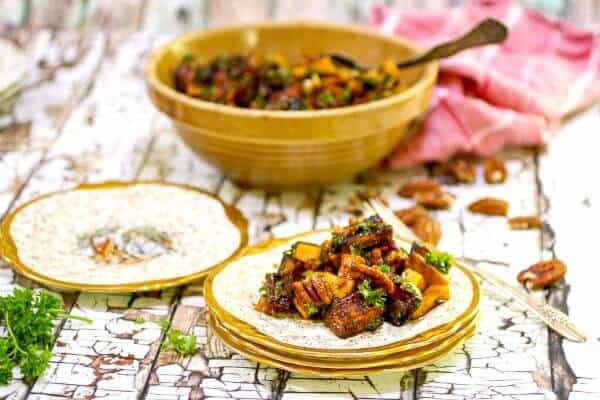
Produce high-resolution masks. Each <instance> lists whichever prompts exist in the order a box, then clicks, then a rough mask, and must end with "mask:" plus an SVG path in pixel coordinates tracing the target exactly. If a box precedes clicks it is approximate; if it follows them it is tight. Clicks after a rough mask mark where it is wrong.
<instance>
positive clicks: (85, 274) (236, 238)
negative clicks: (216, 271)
mask: <svg viewBox="0 0 600 400" xmlns="http://www.w3.org/2000/svg"><path fill="white" fill-rule="evenodd" d="M246 243H247V222H246V220H245V219H244V217H243V216H242V214H241V213H240V212H239V211H238V210H237V209H236V208H234V207H232V206H229V205H227V204H225V203H223V202H222V201H221V200H219V199H218V198H217V197H215V196H214V195H212V194H210V193H207V192H204V191H202V190H200V189H197V188H194V187H191V186H186V185H179V184H171V183H166V182H155V181H135V182H104V183H99V184H88V185H82V186H79V187H77V188H74V189H70V190H65V191H60V192H54V193H49V194H45V195H42V196H40V197H37V198H35V199H33V200H31V201H29V202H27V203H25V204H23V205H21V206H20V207H18V208H16V209H15V210H14V211H12V212H11V213H10V214H9V215H8V216H7V217H6V218H5V219H4V220H3V222H2V224H1V225H0V255H1V256H2V257H4V258H5V259H6V260H7V261H8V263H9V264H10V265H11V266H12V267H13V268H14V269H15V270H16V271H17V272H19V273H21V274H23V275H25V276H27V277H28V278H31V279H33V280H35V281H38V282H40V283H42V284H44V285H47V286H50V287H53V288H57V289H61V290H68V291H73V290H81V291H91V292H132V291H144V290H158V289H163V288H165V287H170V286H176V285H181V284H183V283H187V282H190V281H194V280H197V279H199V278H202V277H204V276H205V275H206V274H208V273H209V272H210V271H211V270H212V269H213V268H215V266H217V265H219V264H220V263H222V262H224V261H227V260H229V259H231V258H232V257H233V256H234V255H235V254H237V252H239V251H240V250H241V249H242V248H243V247H244V246H245V245H246Z"/></svg>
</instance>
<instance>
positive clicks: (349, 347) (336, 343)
mask: <svg viewBox="0 0 600 400" xmlns="http://www.w3.org/2000/svg"><path fill="white" fill-rule="evenodd" d="M328 234H329V232H311V233H308V234H303V235H299V236H295V237H293V238H287V239H279V240H272V241H269V242H266V243H263V244H261V245H259V246H255V247H251V248H248V249H246V250H245V251H244V252H243V253H242V254H241V255H240V256H238V257H237V258H236V259H234V260H233V261H231V262H229V263H227V264H225V265H223V266H221V267H220V268H219V269H218V270H216V271H215V272H214V273H213V274H211V275H210V276H209V278H207V280H206V282H205V287H204V295H205V299H206V302H207V304H208V306H209V309H210V317H209V324H210V326H211V328H212V332H213V333H214V334H216V335H217V336H218V337H219V338H220V339H221V340H222V341H223V342H224V343H225V344H226V345H227V346H229V347H231V348H232V349H233V350H235V351H237V352H239V353H241V354H243V355H245V356H246V357H248V358H250V359H253V360H255V361H258V362H261V363H264V364H267V365H272V366H275V367H279V368H283V369H286V370H289V371H294V372H300V373H307V374H319V375H328V376H353V375H364V374H370V373H377V372H383V371H399V370H409V369H413V368H418V367H421V366H424V365H428V364H431V363H433V362H435V361H437V360H439V359H441V358H443V357H445V356H446V355H448V354H449V353H450V352H452V350H453V349H455V348H456V347H458V346H460V345H461V344H462V343H463V342H464V341H465V340H466V339H468V338H470V337H471V336H473V335H474V334H475V333H476V331H477V322H478V313H479V301H480V290H479V285H478V283H477V281H476V279H475V278H474V276H473V275H472V274H471V273H470V272H468V271H466V270H463V269H460V268H458V267H453V269H452V270H451V272H450V280H451V292H452V294H451V295H452V297H451V299H450V300H449V301H447V302H446V303H443V304H441V305H438V306H437V307H436V308H435V309H434V310H432V311H431V312H429V313H428V314H427V315H425V316H424V317H422V318H421V319H419V320H417V321H409V322H407V323H406V324H405V325H403V326H400V327H396V326H393V325H391V324H388V323H384V325H383V326H382V327H380V328H379V329H378V330H377V331H375V332H365V333H362V334H360V335H357V336H354V337H352V338H347V339H341V338H338V337H336V336H335V335H334V334H333V333H332V332H331V331H329V330H328V329H327V328H326V327H325V326H324V325H323V323H322V322H318V321H306V320H300V319H290V318H274V317H270V316H267V315H264V314H261V313H259V312H258V311H255V310H254V308H253V305H254V304H255V303H256V301H257V299H258V297H259V294H258V293H259V287H260V285H261V282H262V279H263V278H264V274H265V273H266V272H272V271H273V269H274V268H275V267H274V266H273V264H274V263H277V261H276V260H278V258H281V254H282V251H284V250H286V249H288V248H289V246H290V245H291V244H292V243H293V242H296V241H298V240H302V241H309V242H314V243H320V241H321V240H322V239H323V238H325V237H326V236H327V235H328Z"/></svg>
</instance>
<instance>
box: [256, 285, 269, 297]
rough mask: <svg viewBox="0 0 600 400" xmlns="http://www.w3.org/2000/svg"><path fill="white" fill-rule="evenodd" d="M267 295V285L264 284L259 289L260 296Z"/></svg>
mask: <svg viewBox="0 0 600 400" xmlns="http://www.w3.org/2000/svg"><path fill="white" fill-rule="evenodd" d="M266 293H267V288H266V286H265V284H264V283H263V284H262V285H260V287H259V288H258V294H260V295H265V294H266Z"/></svg>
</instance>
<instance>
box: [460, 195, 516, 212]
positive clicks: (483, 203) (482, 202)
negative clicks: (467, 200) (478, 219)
mask: <svg viewBox="0 0 600 400" xmlns="http://www.w3.org/2000/svg"><path fill="white" fill-rule="evenodd" d="M469 211H471V212H473V213H477V214H484V215H502V216H506V214H507V213H508V202H506V201H504V200H502V199H496V198H494V197H484V198H482V199H479V200H477V201H474V202H473V203H471V204H469Z"/></svg>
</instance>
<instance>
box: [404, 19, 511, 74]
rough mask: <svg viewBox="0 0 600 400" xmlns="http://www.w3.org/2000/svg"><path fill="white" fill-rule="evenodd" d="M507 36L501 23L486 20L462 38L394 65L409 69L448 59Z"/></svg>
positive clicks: (498, 41) (495, 20)
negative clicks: (413, 66)
mask: <svg viewBox="0 0 600 400" xmlns="http://www.w3.org/2000/svg"><path fill="white" fill-rule="evenodd" d="M507 35H508V29H507V28H506V26H505V25H504V24H503V23H502V22H500V21H498V20H497V19H493V18H487V19H484V20H483V21H481V22H480V23H479V24H478V25H477V26H475V27H474V28H473V29H472V30H470V31H469V32H467V33H465V34H464V35H463V36H461V37H459V38H457V39H454V40H450V41H448V42H445V43H442V44H439V45H437V46H435V47H432V48H431V49H429V50H428V51H426V52H425V53H422V54H420V55H418V56H416V57H414V58H410V59H407V60H403V61H400V62H398V63H397V64H396V65H397V66H398V68H403V67H409V66H412V65H416V64H421V63H426V62H429V61H433V60H439V59H441V58H446V57H450V56H453V55H455V54H456V53H458V52H460V51H463V50H465V49H469V48H471V47H477V46H483V45H486V44H496V43H502V42H503V41H504V39H506V36H507Z"/></svg>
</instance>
